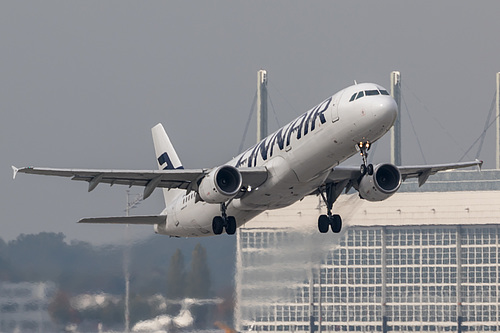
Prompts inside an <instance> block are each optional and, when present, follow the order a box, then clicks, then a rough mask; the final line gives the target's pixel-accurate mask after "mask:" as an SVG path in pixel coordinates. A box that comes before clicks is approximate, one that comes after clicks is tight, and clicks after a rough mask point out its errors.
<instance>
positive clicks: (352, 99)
mask: <svg viewBox="0 0 500 333" xmlns="http://www.w3.org/2000/svg"><path fill="white" fill-rule="evenodd" d="M356 94H357V92H356V93H354V95H352V96H351V99H350V100H349V102H352V101H354V99H355V98H356Z"/></svg>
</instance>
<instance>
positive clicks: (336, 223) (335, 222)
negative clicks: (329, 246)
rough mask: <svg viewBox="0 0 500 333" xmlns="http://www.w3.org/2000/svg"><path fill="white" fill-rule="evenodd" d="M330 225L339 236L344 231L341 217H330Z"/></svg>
mask: <svg viewBox="0 0 500 333" xmlns="http://www.w3.org/2000/svg"><path fill="white" fill-rule="evenodd" d="M330 225H331V226H332V231H333V232H334V233H336V234H338V233H339V232H340V231H341V230H342V218H341V217H340V215H338V214H335V215H332V216H330Z"/></svg>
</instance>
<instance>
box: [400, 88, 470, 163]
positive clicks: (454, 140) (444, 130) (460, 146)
mask: <svg viewBox="0 0 500 333" xmlns="http://www.w3.org/2000/svg"><path fill="white" fill-rule="evenodd" d="M402 84H403V85H404V86H405V87H406V89H408V91H410V92H411V94H412V95H413V97H415V99H416V100H417V101H418V102H419V103H420V104H421V105H422V107H423V108H424V110H425V111H426V112H427V113H428V114H429V115H430V117H431V118H432V119H434V121H435V122H436V123H437V124H438V125H439V127H441V129H442V130H443V132H444V133H445V134H446V135H447V136H448V137H449V138H450V139H451V140H452V141H453V143H454V144H455V146H456V147H458V148H459V149H460V150H462V151H465V150H464V148H463V147H462V145H460V144H459V143H458V141H457V140H456V139H455V137H454V136H453V135H451V133H450V132H448V130H447V129H446V128H445V127H444V126H443V124H442V123H441V122H440V121H439V120H438V119H437V118H436V117H434V115H433V114H432V112H430V110H429V108H428V107H427V105H425V104H424V103H423V102H422V100H421V99H420V98H418V96H417V95H416V94H415V93H414V92H413V91H412V90H411V89H410V87H409V86H408V85H407V84H406V81H403V82H402ZM467 153H468V151H467V152H466V153H465V155H467ZM469 158H470V156H469Z"/></svg>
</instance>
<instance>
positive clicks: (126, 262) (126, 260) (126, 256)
mask: <svg viewBox="0 0 500 333" xmlns="http://www.w3.org/2000/svg"><path fill="white" fill-rule="evenodd" d="M141 201H142V194H137V195H136V196H135V197H134V198H133V199H132V200H130V190H127V206H126V208H125V216H127V217H128V216H129V213H130V210H131V209H133V208H135V207H137V206H138V205H139V203H140V202H141ZM129 266H130V238H129V234H128V224H126V225H125V249H124V251H123V275H124V276H125V332H127V333H128V332H130V308H129V299H130V297H129V296H130V267H129Z"/></svg>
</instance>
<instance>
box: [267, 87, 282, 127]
mask: <svg viewBox="0 0 500 333" xmlns="http://www.w3.org/2000/svg"><path fill="white" fill-rule="evenodd" d="M267 98H268V99H269V103H271V109H273V114H274V119H276V125H278V128H280V127H281V125H280V122H279V120H278V115H277V114H276V110H275V109H274V104H273V101H272V100H271V94H270V93H269V91H268V92H267Z"/></svg>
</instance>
